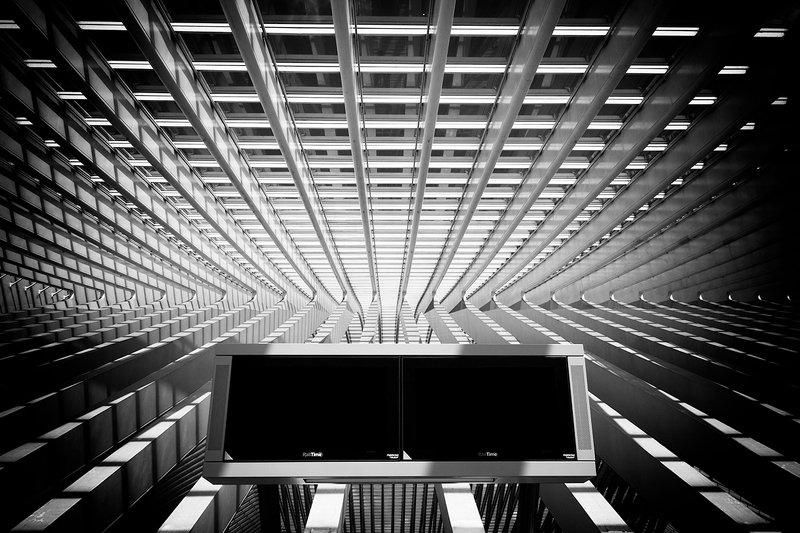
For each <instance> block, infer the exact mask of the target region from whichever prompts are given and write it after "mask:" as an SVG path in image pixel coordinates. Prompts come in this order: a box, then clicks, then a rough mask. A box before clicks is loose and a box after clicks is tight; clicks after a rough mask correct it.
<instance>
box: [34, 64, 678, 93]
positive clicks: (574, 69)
mask: <svg viewBox="0 0 800 533" xmlns="http://www.w3.org/2000/svg"><path fill="white" fill-rule="evenodd" d="M108 64H109V66H110V67H111V68H112V69H114V70H152V69H153V67H152V65H150V63H149V62H148V61H147V60H140V59H111V60H109V61H108ZM25 65H27V66H28V67H29V68H39V69H50V68H56V65H55V63H53V62H52V61H51V60H49V59H26V60H25ZM192 65H193V66H194V68H195V69H196V70H197V71H199V72H247V66H246V65H245V64H244V61H222V60H212V61H194V62H192ZM277 66H278V70H279V71H280V72H292V73H315V74H316V73H338V72H339V63H337V62H335V61H279V62H278V63H277ZM425 68H429V65H424V64H423V63H420V62H362V63H361V65H360V69H361V70H360V71H361V72H363V73H406V74H415V73H421V72H423V70H424V69H425ZM588 68H589V65H588V64H586V63H578V62H575V63H549V64H548V63H544V64H541V65H539V67H538V68H537V70H536V73H537V74H584V73H585V72H586V71H587V70H588ZM668 69H669V65H631V67H629V68H628V74H664V73H665V72H667V70H668ZM505 70H506V65H505V64H504V63H503V64H499V63H448V64H447V65H446V66H445V73H447V74H474V73H478V74H502V73H503V72H505ZM143 94H152V95H153V101H155V99H156V98H159V97H158V96H157V95H158V94H159V93H143ZM248 101H249V100H248Z"/></svg>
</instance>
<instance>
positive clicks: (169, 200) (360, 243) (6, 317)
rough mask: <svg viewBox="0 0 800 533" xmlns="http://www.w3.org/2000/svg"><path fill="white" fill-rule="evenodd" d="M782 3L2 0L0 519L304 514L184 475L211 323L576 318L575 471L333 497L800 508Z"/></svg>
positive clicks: (736, 511) (489, 510)
mask: <svg viewBox="0 0 800 533" xmlns="http://www.w3.org/2000/svg"><path fill="white" fill-rule="evenodd" d="M795 4H796V2H794V3H793V2H785V1H782V0H775V1H773V0H765V1H762V2H755V3H750V4H747V5H742V6H739V5H738V4H737V6H736V7H735V8H734V7H732V6H731V4H730V3H729V2H718V1H709V2H690V1H688V0H677V1H669V2H666V1H663V2H647V1H643V0H610V1H603V2H596V1H591V0H569V1H566V0H505V1H502V2H496V1H491V0H475V1H464V2H459V1H456V0H424V1H422V2H410V1H409V2H403V1H400V2H387V1H384V0H359V1H358V2H354V1H350V0H304V1H302V2H297V1H294V0H270V1H268V2H267V1H260V0H231V1H224V2H219V1H217V0H209V1H178V0H175V1H169V2H166V1H160V0H110V1H108V2H85V1H82V0H52V1H50V0H11V1H8V2H0V50H2V53H0V501H3V513H0V515H2V516H0V530H14V529H15V528H16V529H17V530H31V529H44V530H62V531H63V530H66V531H109V532H113V531H151V530H152V531H155V530H158V529H159V528H160V529H164V530H182V531H190V530H204V531H215V532H220V533H222V531H223V529H225V527H227V528H228V531H230V532H235V531H245V530H247V531H250V530H256V529H258V527H259V522H260V521H261V520H268V521H272V523H273V524H277V523H280V524H281V527H282V528H283V529H284V530H285V531H287V532H289V531H291V532H299V531H302V530H303V529H304V527H305V525H307V524H306V522H307V520H308V513H309V510H310V505H311V502H312V500H313V499H314V497H315V490H316V489H315V487H314V486H313V484H311V485H308V486H306V487H304V488H298V487H293V486H290V485H279V486H276V487H277V488H275V491H273V492H271V493H270V494H269V495H266V494H265V493H259V491H257V490H254V489H252V488H251V487H250V486H249V485H246V484H241V485H230V486H227V485H226V486H224V487H223V486H218V485H214V484H212V483H209V482H208V481H207V480H204V479H201V478H200V477H199V476H200V469H201V463H202V457H203V452H204V451H205V449H206V442H207V441H213V440H214V438H215V437H213V435H211V434H209V433H207V431H206V430H207V418H208V409H209V406H210V393H211V387H212V385H211V381H210V380H211V369H212V367H213V364H212V361H213V357H214V352H215V351H216V349H217V347H219V346H222V345H228V344H232V343H248V344H259V343H264V344H267V343H278V344H280V343H310V344H329V343H358V344H374V343H398V344H403V343H411V344H437V343H445V344H447V343H450V344H477V345H481V344H483V345H485V344H509V345H517V344H523V345H524V344H581V345H583V347H584V351H585V353H586V359H585V370H586V383H587V384H588V390H589V397H590V400H589V406H590V411H591V420H592V427H591V429H592V434H593V436H594V441H595V447H594V450H595V453H596V458H597V459H598V461H597V462H596V463H595V467H596V471H597V476H596V477H595V478H592V479H591V480H589V481H588V482H586V483H564V484H558V485H553V486H552V487H549V488H543V489H542V490H539V491H537V490H533V489H532V488H531V487H529V486H527V485H525V484H524V483H523V484H517V483H508V484H496V483H488V482H487V483H484V482H482V481H487V480H480V479H472V478H470V479H469V481H476V482H475V483H472V484H471V485H470V486H469V487H466V486H459V487H449V488H448V487H442V489H441V490H440V493H441V495H442V501H444V502H445V505H446V507H447V508H446V509H441V508H440V507H439V503H437V502H438V501H439V500H438V499H437V495H436V491H435V490H434V487H433V486H432V485H431V484H430V483H428V484H422V483H417V484H414V483H400V482H398V483H394V484H384V485H377V484H376V485H373V484H370V483H366V482H365V483H351V484H350V485H349V488H348V489H347V490H345V491H341V490H339V492H336V494H335V497H334V499H335V500H336V502H338V503H337V504H336V505H337V509H336V511H337V512H336V514H335V519H336V520H335V521H334V522H336V524H337V527H339V526H338V522H339V521H340V520H342V521H343V524H344V525H343V526H341V527H343V528H344V529H346V530H347V531H353V532H356V531H362V530H363V531H378V530H380V531H381V532H384V531H397V532H399V531H402V532H404V533H405V532H407V531H412V530H413V531H425V532H432V531H438V530H439V528H440V526H441V527H442V528H445V527H447V524H448V523H449V524H450V527H453V523H454V522H453V518H454V515H453V514H452V512H454V510H455V509H458V508H459V507H461V506H460V505H455V506H451V505H450V504H451V503H452V501H462V502H467V503H470V502H471V501H472V500H474V501H475V504H476V506H477V511H478V514H479V515H480V516H479V517H478V516H475V514H474V513H472V514H471V518H470V520H469V524H470V525H469V526H468V527H469V528H472V529H480V527H481V525H479V522H482V527H483V528H484V529H485V530H487V531H515V530H517V531H518V530H519V529H521V528H529V526H530V525H531V524H534V523H536V524H538V527H539V529H540V531H542V532H544V533H548V532H551V531H558V530H560V531H564V532H566V533H571V532H572V531H586V530H595V529H596V530H597V531H610V530H613V531H629V530H630V531H641V530H647V531H653V532H657V533H666V532H670V531H681V532H682V533H684V532H686V531H742V532H745V531H750V532H752V531H762V532H766V531H790V530H793V529H796V522H797V519H796V514H797V513H796V502H795V501H794V500H796V496H795V495H796V494H798V493H800V481H799V480H800V477H799V476H798V472H800V454H798V450H800V446H798V443H799V442H800V425H798V423H797V422H798V421H799V420H800V400H798V398H800V394H798V393H799V392H800V379H798V377H797V376H798V373H797V371H798V363H797V361H798V359H797V356H798V352H799V351H800V322H798V318H797V317H798V309H797V299H798V298H799V297H800V296H798V279H797V275H796V272H795V270H796V268H795V262H794V261H793V258H794V256H795V255H796V254H795V253H793V252H794V250H795V249H796V248H797V243H798V242H800V227H799V226H798V224H797V221H796V217H795V213H796V211H797V207H796V205H795V204H796V199H797V198H798V197H799V196H800V190H798V184H800V181H799V180H797V179H795V178H796V176H795V174H796V170H795V169H796V166H797V164H796V163H797V159H798V153H800V146H799V145H800V138H799V137H798V133H797V124H798V122H799V120H798V119H800V113H798V101H797V94H798V91H797V82H796V80H795V78H796V76H793V69H792V65H794V63H796V58H797V57H798V51H800V46H798V37H797V35H798V16H800V11H798V10H797V6H796V5H795ZM398 349H400V348H398ZM359 350H360V352H359ZM454 350H459V349H457V348H454ZM354 351H355V352H359V353H362V352H363V353H365V354H369V353H372V351H371V349H370V348H369V347H367V346H364V347H362V348H357V349H355V350H354ZM343 353H348V351H347V349H344V350H343ZM442 372H444V371H442ZM443 375H444V376H445V377H443V378H442V379H440V380H439V381H440V382H442V383H447V384H451V382H453V381H458V379H456V378H454V377H453V374H452V373H450V374H448V373H446V372H445V373H444V374H443ZM325 377H328V376H327V375H325V374H323V378H325ZM349 377H350V378H352V376H349ZM350 383H351V384H350V385H349V386H348V387H347V388H348V389H351V392H352V394H353V396H352V398H351V399H350V400H349V401H350V403H352V404H354V405H362V404H363V405H366V404H367V403H368V402H370V400H371V398H370V394H369V393H368V392H367V391H368V390H370V389H367V388H366V385H363V386H361V385H360V384H359V382H358V380H352V379H351V380H350ZM280 385H286V386H287V388H289V389H291V391H290V392H285V393H283V394H282V395H281V396H282V397H283V396H285V397H286V399H285V402H283V401H282V400H281V399H278V400H275V399H273V403H275V404H278V406H279V407H280V405H281V404H283V403H285V404H286V405H293V406H296V405H301V404H302V402H300V401H299V396H298V395H305V396H302V399H303V401H307V400H308V398H311V400H310V402H307V403H306V404H305V405H312V406H313V405H315V404H314V402H320V401H325V394H327V392H326V393H319V392H315V391H312V392H309V391H307V390H305V388H304V387H303V386H297V385H293V386H292V385H287V384H286V383H280ZM472 388H473V389H474V390H470V391H467V392H464V393H463V395H462V393H461V392H460V391H458V392H453V393H451V394H450V396H451V397H452V398H456V399H457V400H463V402H464V403H463V406H467V410H466V411H465V412H466V413H467V414H466V415H464V417H465V419H469V423H468V424H463V425H464V426H465V427H468V429H469V431H471V432H473V433H471V434H474V435H479V436H480V435H490V434H499V431H500V430H501V429H502V428H499V427H495V426H497V425H498V421H499V420H505V422H504V423H503V424H501V425H506V426H508V425H513V424H514V423H516V421H509V419H508V416H507V417H506V418H505V419H503V418H502V416H505V415H508V413H512V412H514V410H513V409H510V408H509V406H508V405H506V404H505V403H504V402H508V401H509V398H511V397H512V396H513V394H521V393H520V390H522V389H524V386H517V387H515V388H514V390H513V391H505V390H503V389H502V387H498V388H497V389H495V390H494V392H489V389H487V387H484V386H482V385H480V384H478V385H475V386H474V387H472ZM517 389H520V390H517ZM274 390H277V388H275V389H274ZM512 393H513V394H512ZM309 394H311V396H308V395H309ZM373 396H374V395H373ZM348 398H350V397H348ZM454 401H455V400H454ZM245 403H247V402H245ZM333 403H334V402H333V401H331V402H330V405H333ZM430 403H436V404H438V400H436V401H433V400H425V401H421V404H422V405H426V404H430ZM458 405H459V406H461V405H462V404H458ZM471 406H474V408H473V410H472V411H470V408H471ZM246 411H247V409H243V411H242V413H243V416H244V418H242V420H241V421H242V424H243V425H242V427H243V428H245V430H244V431H243V438H244V439H245V440H247V438H248V437H249V436H250V435H249V433H248V428H250V427H251V424H256V423H258V424H259V425H258V427H259V428H262V429H263V430H264V431H265V432H267V433H265V434H269V435H272V434H280V432H281V431H284V432H288V431H293V430H292V429H291V427H294V426H292V425H291V424H292V423H293V422H292V420H293V419H292V417H288V418H285V419H284V421H283V422H280V423H274V424H270V423H265V422H264V421H263V420H261V419H259V420H257V421H254V420H250V419H249V418H248V416H247V412H246ZM353 411H354V412H355V409H353ZM474 412H481V413H483V414H482V415H480V416H474ZM421 414H423V415H431V416H430V417H427V418H426V417H422V418H420V419H421V420H422V419H423V418H424V419H425V420H428V421H429V429H430V431H426V432H425V435H427V436H428V437H430V436H432V435H440V437H441V438H440V437H437V438H436V441H437V442H438V444H443V443H445V444H446V443H447V442H450V441H447V439H446V438H444V437H442V436H441V435H442V434H437V433H436V431H441V428H449V429H446V431H445V433H447V434H448V435H445V436H447V438H450V436H449V434H450V433H452V434H455V433H457V431H456V430H457V429H458V428H455V427H454V426H452V425H451V426H447V425H446V424H440V423H439V422H440V421H439V420H438V419H437V418H436V416H437V414H436V413H433V412H430V411H425V410H424V409H423V411H422V412H421ZM368 418H369V417H368ZM378 418H382V417H380V416H379V417H378ZM472 418H474V420H472ZM326 421H327V420H326ZM295 422H296V420H295ZM493 424H494V426H493ZM530 427H531V431H536V432H542V433H544V430H543V429H542V428H540V427H538V426H536V425H535V424H533V425H531V426H530ZM365 428H367V429H368V428H369V426H368V425H362V426H352V425H351V426H347V427H345V426H340V427H338V429H339V430H341V431H343V432H344V433H346V436H347V437H350V438H351V439H353V440H354V441H361V442H362V444H363V443H364V442H363V439H362V438H361V434H360V433H359V431H364V430H365ZM330 433H335V431H331V432H330ZM542 436H543V438H544V437H548V436H549V435H545V434H543V435H542ZM405 437H409V436H408V435H406V436H405ZM405 437H404V438H405ZM541 442H547V441H546V439H544V440H542V441H541ZM698 443H702V445H700V444H698ZM211 444H219V443H218V442H216V443H215V442H211ZM451 444H452V443H451ZM443 445H444V444H443ZM447 446H448V447H450V445H447ZM214 449H219V448H214ZM370 449H372V448H370ZM483 451H487V452H488V451H492V450H483ZM392 453H394V452H392ZM398 455H399V454H398ZM392 460H394V459H392ZM398 460H399V457H398ZM403 460H405V459H403ZM414 460H417V459H414ZM414 460H411V461H412V462H413V461H414ZM731 465H736V467H735V468H732V467H731ZM401 477H402V476H401ZM365 479H366V478H365ZM409 479H410V478H403V479H400V478H398V480H399V481H408V480H409ZM420 479H422V478H420ZM425 479H426V480H428V481H429V480H430V479H429V478H427V477H426V478H425ZM465 479H466V478H465ZM506 479H512V477H509V478H506ZM337 480H338V481H346V480H343V479H338V478H337ZM245 481H246V480H245ZM447 489H452V491H451V492H450V493H449V494H446V493H448V490H447ZM453 491H454V492H453ZM454 495H455V496H454ZM320 496H321V497H320V500H319V501H324V500H325V496H326V494H325V487H323V492H322V493H320ZM447 496H449V497H450V498H448V497H447ZM453 498H455V500H454V499H453ZM339 504H342V505H343V506H339ZM268 507H271V508H272V510H273V511H275V512H274V513H273V514H272V515H269V513H265V514H263V515H262V516H259V510H260V509H262V510H263V509H267V508H268ZM469 507H470V508H472V507H471V505H470V506H469ZM318 510H319V509H318ZM340 511H341V512H340ZM443 513H444V514H443ZM268 515H269V516H268ZM332 516H333V515H332ZM265 523H266V522H265ZM313 523H314V520H312V521H311V524H312V526H313ZM331 523H333V522H331ZM517 524H519V525H517Z"/></svg>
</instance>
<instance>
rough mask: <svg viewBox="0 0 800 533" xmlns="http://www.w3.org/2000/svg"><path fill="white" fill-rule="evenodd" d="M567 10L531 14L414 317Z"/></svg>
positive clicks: (457, 240)
mask: <svg viewBox="0 0 800 533" xmlns="http://www.w3.org/2000/svg"><path fill="white" fill-rule="evenodd" d="M564 4H565V1H564V0H554V1H552V2H536V3H534V4H533V5H532V6H530V7H529V9H528V12H527V14H526V17H525V20H524V21H523V24H522V26H521V29H520V36H519V42H518V43H517V46H516V49H515V50H514V54H513V57H512V59H511V61H510V64H509V66H508V69H507V71H506V77H505V80H504V82H503V86H502V88H501V89H500V91H499V92H498V94H497V96H496V100H495V102H496V105H495V108H494V111H493V113H492V117H491V120H490V121H489V124H488V125H487V126H486V130H485V132H484V138H483V142H482V144H483V146H482V149H481V150H479V151H478V154H477V155H476V156H475V159H474V160H473V163H472V171H471V172H470V177H469V180H468V182H467V186H466V188H465V190H464V194H463V195H462V197H461V200H460V201H459V204H458V208H457V211H456V216H455V217H454V218H453V223H452V226H451V229H450V231H449V232H448V235H447V239H446V241H445V246H444V250H443V251H442V253H441V255H440V256H439V261H438V262H437V263H436V267H435V268H434V271H433V273H432V274H431V277H430V279H429V280H428V284H427V286H426V288H425V290H424V291H423V294H422V296H421V297H420V299H419V302H418V303H417V306H416V310H415V313H414V314H415V316H419V314H420V313H422V312H424V311H425V310H427V309H428V307H430V304H431V302H433V301H434V296H435V294H436V290H437V289H438V288H439V285H440V284H441V282H442V279H443V278H444V275H445V273H446V272H447V270H448V269H449V268H450V265H451V263H452V262H453V258H454V257H455V255H456V252H457V250H458V247H459V246H460V245H461V241H462V239H463V238H464V234H465V233H466V232H467V228H468V227H469V224H470V222H471V221H472V216H473V215H474V214H475V210H476V209H477V207H478V204H479V203H480V200H481V197H482V196H483V191H484V190H485V189H486V186H487V185H488V183H489V178H490V177H491V175H492V171H493V170H494V167H495V164H496V163H497V160H498V159H499V158H500V154H501V153H502V151H503V145H504V144H505V141H506V139H507V138H508V136H509V134H510V133H511V128H512V127H513V125H514V122H515V121H516V119H517V115H519V111H520V109H521V108H522V105H523V103H524V101H525V96H526V95H527V94H528V89H529V88H530V86H531V83H532V82H533V77H534V75H535V74H536V69H537V68H538V66H539V63H540V62H541V60H542V56H543V55H544V52H545V50H546V49H547V45H548V43H549V42H550V36H551V35H552V34H553V29H554V28H555V25H556V22H558V18H559V17H560V16H561V12H562V11H563V9H564Z"/></svg>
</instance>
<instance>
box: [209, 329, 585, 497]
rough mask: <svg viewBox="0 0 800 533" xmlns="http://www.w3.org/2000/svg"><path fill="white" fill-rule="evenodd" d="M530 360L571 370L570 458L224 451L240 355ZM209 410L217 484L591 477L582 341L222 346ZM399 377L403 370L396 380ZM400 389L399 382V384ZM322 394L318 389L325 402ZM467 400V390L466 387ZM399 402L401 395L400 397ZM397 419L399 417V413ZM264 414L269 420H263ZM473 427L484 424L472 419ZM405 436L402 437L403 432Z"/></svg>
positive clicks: (576, 479)
mask: <svg viewBox="0 0 800 533" xmlns="http://www.w3.org/2000/svg"><path fill="white" fill-rule="evenodd" d="M258 356H261V357H300V358H302V357H332V358H336V357H374V356H383V357H398V358H403V359H408V358H437V357H445V358H454V357H458V358H460V357H465V358H469V357H476V356H478V357H486V356H503V357H509V356H514V357H535V358H550V359H560V360H563V361H564V365H565V366H566V369H567V372H568V376H569V379H568V385H569V388H570V391H569V395H570V400H571V401H570V408H571V413H570V414H571V417H572V420H571V422H572V428H573V429H574V434H575V443H576V454H575V457H574V458H562V459H549V460H502V458H484V459H478V460H460V459H459V460H418V459H414V458H413V457H399V458H398V459H387V460H353V461H350V460H326V459H325V458H313V459H312V460H309V461H303V460H291V461H286V460H278V461H269V460H265V461H259V460H246V461H236V460H233V459H232V458H231V457H230V456H226V454H225V451H224V450H225V435H226V419H227V402H228V397H229V391H230V376H231V372H232V367H233V365H235V364H236V361H237V360H239V358H242V357H248V358H249V357H258ZM213 362H214V381H213V385H212V398H211V412H210V415H209V424H208V440H207V447H206V460H205V464H204V473H203V475H204V477H206V478H207V479H209V480H210V481H212V482H214V483H258V484H271V483H293V484H302V483H320V482H341V483H347V482H374V483H375V482H376V483H390V482H449V481H466V482H484V483H486V482H497V483H500V482H527V483H540V482H580V481H586V480H588V479H590V478H591V477H592V476H594V475H595V473H596V470H595V462H594V460H595V454H594V445H593V439H592V434H591V423H590V418H589V400H588V390H587V389H586V369H585V363H584V357H583V347H582V346H581V345H567V344H545V345H457V344H442V345H421V344H420V345H414V344H383V345H381V344H364V345H354V344H224V345H221V346H218V347H216V355H215V357H214V361H213ZM399 380H400V381H402V374H401V375H400V377H399ZM401 388H402V386H401ZM325 394H326V391H320V400H321V401H322V399H323V397H324V395H325ZM465 399H466V392H465ZM399 401H400V402H401V403H400V405H402V398H401V399H400V400H399ZM400 416H402V415H400ZM265 419H268V417H265ZM474 430H475V431H476V432H478V431H481V430H482V428H481V426H480V425H479V424H476V426H475V428H474ZM401 438H402V435H401Z"/></svg>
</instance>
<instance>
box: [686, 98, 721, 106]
mask: <svg viewBox="0 0 800 533" xmlns="http://www.w3.org/2000/svg"><path fill="white" fill-rule="evenodd" d="M716 101H717V97H716V96H695V97H694V98H692V101H691V102H689V105H712V104H714V102H716Z"/></svg>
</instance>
